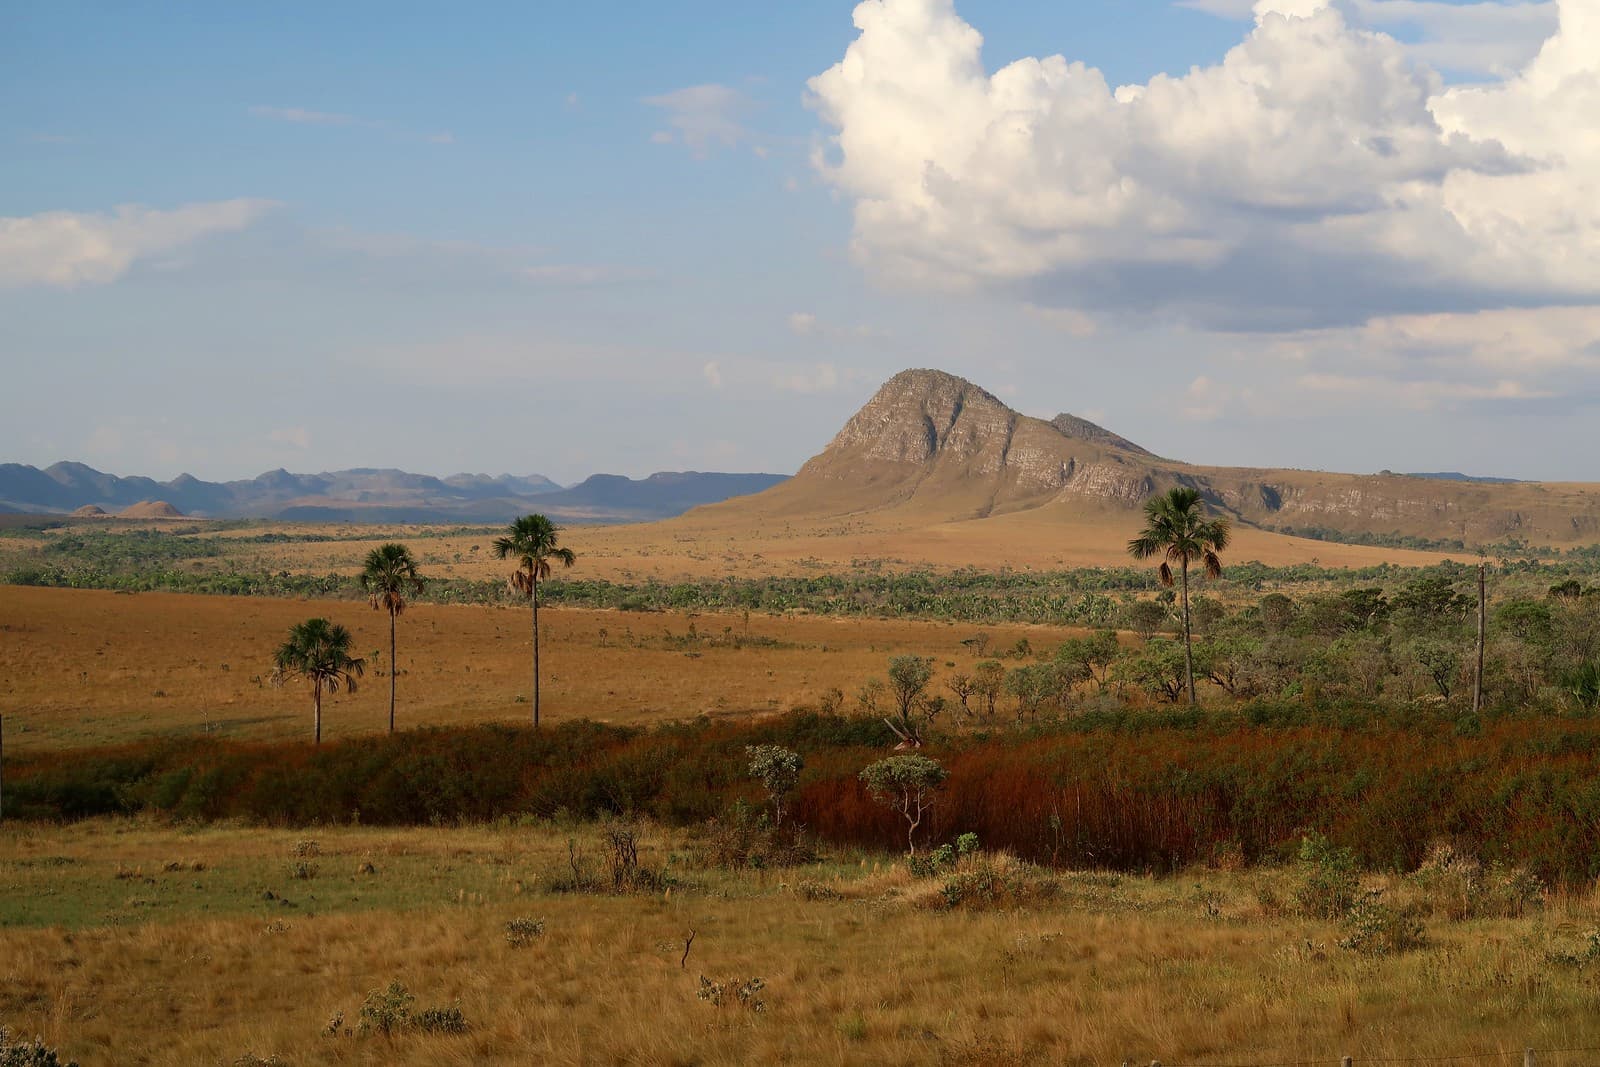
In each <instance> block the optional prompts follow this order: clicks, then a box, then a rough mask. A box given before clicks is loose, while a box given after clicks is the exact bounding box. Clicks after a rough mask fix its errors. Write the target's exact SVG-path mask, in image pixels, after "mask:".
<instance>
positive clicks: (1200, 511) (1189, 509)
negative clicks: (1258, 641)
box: [1128, 486, 1233, 704]
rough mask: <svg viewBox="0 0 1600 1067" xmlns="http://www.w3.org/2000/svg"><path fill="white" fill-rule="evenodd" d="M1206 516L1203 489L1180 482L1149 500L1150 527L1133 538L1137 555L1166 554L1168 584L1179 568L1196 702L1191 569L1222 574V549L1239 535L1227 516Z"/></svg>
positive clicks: (1164, 566)
mask: <svg viewBox="0 0 1600 1067" xmlns="http://www.w3.org/2000/svg"><path fill="white" fill-rule="evenodd" d="M1205 515H1206V512H1205V505H1204V504H1203V503H1201V501H1200V493H1199V491H1198V490H1195V489H1190V488H1188V487H1187V486H1176V487H1174V488H1173V489H1171V490H1169V491H1168V492H1167V493H1166V495H1164V496H1158V497H1153V498H1151V499H1150V500H1148V501H1146V502H1145V506H1144V518H1145V525H1144V529H1143V530H1142V531H1140V533H1139V536H1138V537H1135V538H1134V539H1133V540H1131V541H1129V542H1128V554H1129V555H1131V556H1133V558H1135V559H1150V558H1152V557H1154V556H1160V557H1162V560H1161V571H1160V574H1161V582H1162V584H1163V585H1168V586H1170V585H1172V583H1173V573H1172V565H1173V564H1177V566H1178V581H1179V583H1180V589H1181V599H1182V604H1183V650H1184V660H1185V671H1184V676H1185V678H1186V680H1187V684H1188V690H1189V703H1191V704H1193V703H1195V702H1196V701H1197V699H1198V698H1197V697H1196V695H1195V691H1194V639H1193V634H1192V628H1191V626H1190V620H1189V568H1190V566H1200V567H1203V568H1204V569H1205V572H1206V574H1208V575H1209V576H1211V577H1213V578H1219V577H1221V576H1222V556H1221V553H1222V552H1223V551H1224V550H1225V549H1226V548H1227V547H1228V541H1229V539H1230V538H1231V537H1232V533H1233V529H1232V526H1231V525H1230V524H1229V522H1228V520H1227V519H1225V518H1223V519H1207V518H1206V517H1205Z"/></svg>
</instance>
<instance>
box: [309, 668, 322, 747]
mask: <svg viewBox="0 0 1600 1067" xmlns="http://www.w3.org/2000/svg"><path fill="white" fill-rule="evenodd" d="M311 707H312V713H311V714H312V726H313V729H314V731H315V733H316V738H317V740H316V743H317V744H319V745H320V744H322V681H321V679H318V678H313V679H312V680H311Z"/></svg>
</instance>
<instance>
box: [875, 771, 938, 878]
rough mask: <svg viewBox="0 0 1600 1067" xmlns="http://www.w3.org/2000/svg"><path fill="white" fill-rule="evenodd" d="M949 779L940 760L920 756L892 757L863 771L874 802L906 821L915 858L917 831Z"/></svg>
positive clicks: (908, 847) (907, 833)
mask: <svg viewBox="0 0 1600 1067" xmlns="http://www.w3.org/2000/svg"><path fill="white" fill-rule="evenodd" d="M949 776H950V772H949V771H947V770H945V769H944V768H943V767H941V766H940V765H939V764H938V762H937V761H935V760H931V759H929V758H928V757H926V756H920V755H916V754H907V755H902V756H890V757H889V758H888V759H881V760H879V761H878V762H877V763H873V764H870V765H868V766H867V767H865V768H864V769H863V770H862V771H861V781H862V782H863V783H865V784H866V787H867V792H869V793H871V794H872V799H874V800H876V801H877V802H878V803H879V804H882V805H883V806H884V807H886V808H888V809H889V810H890V811H896V812H899V813H900V815H901V817H903V818H904V819H905V821H906V848H907V850H908V851H909V852H910V853H911V855H913V856H915V855H916V854H917V828H918V827H919V826H921V825H922V817H923V815H925V814H926V813H927V812H928V811H930V810H932V808H933V806H934V803H935V802H936V801H937V800H938V798H939V788H940V787H941V786H943V785H944V782H945V779H946V778H948V777H949Z"/></svg>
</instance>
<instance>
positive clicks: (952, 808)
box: [6, 705, 1600, 884]
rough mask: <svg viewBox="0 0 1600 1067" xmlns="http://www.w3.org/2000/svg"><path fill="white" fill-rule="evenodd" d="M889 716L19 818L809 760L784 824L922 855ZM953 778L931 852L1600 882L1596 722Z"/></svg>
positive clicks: (372, 770) (1047, 750)
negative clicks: (897, 774) (1312, 858)
mask: <svg viewBox="0 0 1600 1067" xmlns="http://www.w3.org/2000/svg"><path fill="white" fill-rule="evenodd" d="M891 740H892V737H891V735H890V734H889V732H888V730H887V728H886V727H885V726H884V724H883V723H882V722H881V721H878V720H872V719H865V718H847V717H840V716H827V715H815V714H801V713H797V714H792V715H789V716H785V717H781V718H777V719H773V720H768V721H765V722H759V723H744V724H735V723H710V722H705V721H701V722H697V723H689V724H678V725H672V726H664V727H659V728H655V729H650V730H641V729H627V728H619V727H612V726H605V725H600V724H596V723H592V722H572V723H566V724H563V725H562V726H560V727H558V728H555V729H546V730H543V731H538V732H536V731H533V730H530V729H525V728H518V727H511V726H481V727H475V728H464V729H431V730H416V731H410V732H406V733H401V734H396V735H393V736H382V737H371V738H362V739H355V740H349V741H342V742H339V743H337V744H332V745H325V746H322V747H320V748H317V747H313V746H311V745H309V744H275V745H271V744H244V743H235V742H225V741H219V740H207V739H197V740H184V741H165V742H149V743H143V744H136V745H128V746H122V747H117V748H107V749H99V750H72V751H63V752H50V753H32V754H27V755H24V756H21V757H10V758H8V760H7V763H8V766H7V772H6V814H7V816H8V817H9V816H13V815H15V816H20V817H24V818H35V819H72V818H82V817H87V816H94V815H101V814H114V813H133V812H152V813H160V814H163V815H167V816H171V817H177V818H185V819H197V820H221V819H239V820H245V821H249V822H256V823H263V824H271V825H281V826H305V825H314V824H319V823H323V824H328V823H347V822H352V821H360V822H366V823H375V824H388V825H427V824H439V823H453V822H457V821H487V820H492V819H496V818H500V817H513V818H515V817H522V816H534V817H556V816H572V817H580V818H603V817H606V816H610V815H618V814H637V815H643V816H648V817H651V818H654V819H658V820H661V821H663V822H666V823H670V824H675V825H699V824H703V823H704V822H705V821H706V820H708V819H711V818H714V817H718V816H722V817H726V815H727V812H728V811H729V809H730V808H731V807H732V806H733V805H734V804H735V803H736V802H739V801H743V802H744V803H746V804H748V805H750V806H752V807H756V808H759V807H762V806H764V805H765V803H766V801H767V797H766V795H765V793H764V791H763V789H762V787H761V785H760V784H759V783H758V782H756V781H755V780H753V779H752V778H751V775H750V773H749V758H748V756H747V754H746V747H747V746H750V745H761V744H776V745H782V746H784V747H786V748H789V749H793V750H794V751H796V752H798V753H800V754H802V755H803V757H804V761H805V769H804V771H803V773H801V775H800V778H799V783H798V786H797V788H796V789H795V790H794V791H793V793H792V795H791V798H790V800H789V802H788V810H787V813H786V816H785V818H786V819H787V820H789V821H791V822H793V823H797V824H799V825H802V826H804V827H805V828H806V832H807V833H808V835H811V836H813V837H815V838H816V839H818V840H821V841H824V842H829V843H834V844H844V845H856V846H864V847H872V848H881V849H889V850H904V849H905V847H906V821H905V820H904V819H903V818H901V816H900V815H898V814H896V813H894V812H892V811H889V810H887V809H886V808H885V807H883V806H882V805H880V804H879V803H877V802H875V801H874V799H873V796H872V795H871V793H870V792H869V790H868V787H867V784H866V783H864V782H863V781H862V780H861V778H860V772H861V770H862V768H864V767H866V766H868V765H869V764H871V763H873V762H875V761H876V760H878V759H881V758H882V757H883V756H884V755H886V754H887V749H888V744H889V742H890V741H891ZM924 754H925V755H928V756H931V757H933V758H935V759H937V760H938V761H939V762H940V763H941V764H942V765H943V767H944V768H945V769H946V770H947V771H948V778H947V780H946V781H945V782H944V784H943V787H942V789H941V791H940V795H939V798H938V801H937V804H936V806H935V807H934V808H933V810H932V811H931V812H930V813H929V814H928V817H927V818H926V819H925V820H924V822H923V823H922V825H921V827H920V828H919V829H918V831H917V839H918V842H919V847H921V845H923V844H926V845H928V846H929V847H937V846H938V845H939V844H941V843H949V842H953V840H954V837H955V835H956V834H958V833H960V832H966V831H970V832H974V833H977V834H978V835H980V837H981V838H982V840H983V842H984V844H985V847H992V848H996V849H1003V850H1006V851H1009V852H1012V853H1014V854H1016V855H1017V856H1019V857H1022V858H1024V859H1027V860H1032V861H1035V862H1039V863H1042V864H1045V865H1049V866H1054V867H1078V868H1083V867H1092V868H1101V869H1114V870H1133V871H1139V870H1155V871H1169V870H1175V869H1180V868H1182V867H1185V866H1188V865H1191V864H1195V863H1207V862H1217V861H1218V860H1219V858H1220V859H1225V860H1228V861H1229V862H1240V863H1256V862H1286V861H1289V860H1292V859H1293V858H1294V857H1295V856H1296V854H1297V851H1298V849H1299V847H1300V843H1301V840H1302V838H1303V837H1304V835H1305V834H1307V833H1308V832H1320V833H1322V834H1325V835H1326V836H1327V838H1328V840H1329V841H1330V842H1332V843H1333V845H1334V846H1336V847H1340V848H1349V849H1351V850H1352V854H1353V856H1354V857H1355V859H1356V861H1357V862H1358V863H1359V864H1360V865H1361V866H1362V867H1363V868H1366V869H1369V870H1405V871H1410V870H1415V869H1416V868H1417V866H1418V865H1419V863H1421V861H1422V860H1423V858H1424V856H1425V854H1426V852H1427V850H1428V848H1429V847H1430V846H1431V845H1432V844H1433V843H1434V842H1436V841H1439V840H1449V841H1457V842H1460V843H1461V844H1462V846H1463V848H1465V849H1466V850H1468V851H1470V852H1472V853H1474V854H1475V855H1477V856H1479V857H1481V858H1482V860H1483V862H1485V863H1494V862H1501V863H1505V864H1511V865H1517V866H1521V867H1523V868H1525V869H1527V870H1528V871H1529V872H1530V873H1531V874H1533V875H1534V876H1536V877H1538V878H1540V879H1542V880H1543V881H1544V882H1546V883H1549V884H1575V883H1578V882H1583V881H1588V880H1590V879H1593V878H1595V877H1596V876H1597V875H1600V837H1597V836H1596V834H1595V832H1594V830H1595V827H1596V826H1600V722H1597V721H1595V720H1587V719H1586V720H1571V719H1552V718H1546V717H1536V716H1517V717H1507V718H1501V719H1494V720H1488V721H1484V722H1481V723H1475V724H1473V726H1472V728H1471V729H1463V728H1461V724H1460V723H1459V722H1457V721H1456V720H1454V719H1452V718H1449V717H1446V716H1444V715H1438V716H1436V717H1430V716H1428V715H1427V714H1425V713H1422V712H1413V713H1410V714H1407V715H1405V716H1396V715H1395V714H1394V713H1393V712H1383V711H1373V712H1371V713H1362V712H1361V711H1360V710H1359V709H1350V708H1347V709H1344V710H1342V711H1338V712H1335V711H1331V710H1330V711H1323V712H1318V713H1311V712H1306V711H1302V710H1299V709H1295V708H1290V707H1285V708H1277V709H1274V708H1272V707H1268V706H1259V705H1258V706H1252V707H1250V708H1247V709H1245V710H1244V711H1242V712H1240V711H1226V712H1221V711H1219V712H1209V711H1185V712H1178V713H1172V714H1169V715H1155V714H1150V713H1145V714H1143V715H1140V716H1132V715H1127V716H1124V715H1109V714H1108V715H1106V716H1104V717H1102V718H1098V719H1083V720H1076V721H1073V722H1071V723H1069V724H1061V725H1051V726H1041V727H1039V728H1037V729H1032V730H1024V731H1017V732H1013V733H1008V734H1004V735H992V736H991V735H986V734H983V733H976V734H969V735H964V736H959V737H952V738H949V739H948V740H945V741H942V742H939V743H937V744H932V745H930V746H929V747H928V748H926V749H924Z"/></svg>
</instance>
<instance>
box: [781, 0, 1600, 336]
mask: <svg viewBox="0 0 1600 1067" xmlns="http://www.w3.org/2000/svg"><path fill="white" fill-rule="evenodd" d="M1353 10H1354V7H1352V6H1351V5H1350V4H1347V3H1334V4H1330V3H1327V2H1325V0H1262V2H1260V3H1258V4H1256V5H1255V15H1256V19H1255V23H1254V25H1253V26H1251V27H1250V29H1249V31H1248V34H1247V36H1246V37H1245V38H1244V40H1243V41H1242V42H1241V43H1240V44H1239V45H1238V46H1236V47H1235V48H1234V49H1232V50H1231V51H1230V52H1229V53H1228V54H1227V56H1226V57H1225V58H1224V59H1223V60H1222V61H1221V62H1220V63H1219V64H1217V65H1215V66H1211V67H1202V68H1195V69H1193V70H1191V71H1189V72H1188V73H1187V74H1184V75H1182V76H1178V77H1173V76H1167V75H1161V76H1157V77H1156V78H1154V79H1152V80H1151V81H1150V82H1149V83H1147V84H1143V85H1130V86H1121V87H1112V86H1111V85H1109V84H1108V83H1107V82H1106V80H1105V77H1104V76H1103V75H1102V74H1101V73H1100V71H1098V70H1096V69H1095V68H1093V67H1091V66H1088V65H1086V64H1085V63H1082V62H1073V61H1069V60H1067V59H1065V58H1063V57H1062V56H1059V55H1058V56H1051V57H1048V58H1045V59H1034V58H1028V59H1021V60H1018V61H1016V62H1014V63H1011V64H1009V65H1007V66H1005V67H1003V68H1001V69H1000V70H998V71H994V72H992V73H991V72H990V71H988V70H987V69H986V68H985V66H984V64H983V60H982V56H981V46H982V37H981V36H980V34H979V33H978V31H977V30H976V29H974V28H973V27H972V26H970V25H968V24H967V23H966V22H965V21H963V20H962V18H961V17H960V16H959V15H958V14H957V12H956V10H955V7H954V4H953V3H952V0H867V2H865V3H862V4H860V5H859V6H858V7H857V8H856V10H855V16H854V17H855V24H856V27H857V28H858V30H859V31H860V33H859V36H858V37H857V39H856V40H855V41H854V42H853V43H852V44H851V45H850V46H849V48H848V50H847V51H846V53H845V56H844V58H843V60H842V61H841V62H840V63H838V64H837V65H835V66H834V67H833V68H831V69H830V70H828V71H826V72H824V73H822V74H820V75H818V76H817V77H816V78H814V79H812V80H811V82H810V83H809V84H810V89H811V93H812V101H813V104H814V106H815V108H816V110H817V112H818V113H819V115H820V116H821V117H822V119H823V121H824V122H825V123H827V124H828V125H829V126H830V127H832V129H833V135H832V136H831V137H830V138H828V140H827V143H826V144H824V145H823V146H822V147H821V148H820V149H819V151H818V153H817V158H816V165H817V167H818V169H819V171H820V173H821V174H822V176H823V178H824V180H825V181H827V182H828V183H830V184H831V185H832V186H834V187H835V188H836V189H837V190H838V191H839V192H841V193H842V194H843V195H845V196H846V197H847V198H848V199H849V200H850V201H852V202H853V205H854V237H853V248H854V252H855V254H856V256H857V258H858V259H859V260H860V261H861V262H862V263H863V264H865V265H866V266H867V267H868V269H870V270H872V271H874V272H876V273H878V274H879V275H880V276H882V277H885V278H888V279H890V280H893V281H896V282H899V283H901V284H910V285H929V286H954V287H984V288H998V289H1002V290H1007V291H1011V292H1014V293H1015V294H1016V295H1017V296H1019V297H1021V298H1022V299H1024V300H1026V301H1028V302H1031V303H1033V304H1037V305H1040V306H1046V307H1065V308H1076V309H1079V310H1085V311H1102V310H1106V311H1113V312H1115V311H1122V312H1128V313H1148V312H1151V311H1156V312H1161V313H1164V314H1167V315H1169V316H1171V317H1174V318H1177V319H1180V320H1183V321H1188V322H1191V323H1196V324H1199V325H1201V326H1204V327H1210V328H1232V329H1256V330H1259V329H1270V330H1292V329H1300V328H1305V327H1309V326H1326V325H1337V324H1351V323H1360V322H1364V321H1367V320H1369V319H1371V318H1373V317H1377V316H1383V315H1398V314H1421V313H1440V312H1470V311H1475V310H1478V309H1482V308H1489V307H1505V306H1544V305H1553V304H1576V303H1594V302H1600V197H1597V196H1596V195H1595V191H1596V190H1595V183H1596V180H1597V177H1596V176H1597V174H1600V170H1597V167H1596V163H1597V159H1600V155H1597V146H1600V123H1597V122H1595V121H1594V116H1595V115H1597V114H1600V95H1596V94H1600V0H1560V4H1559V11H1560V31H1559V33H1558V34H1557V36H1556V37H1554V38H1553V39H1552V40H1551V41H1550V42H1549V43H1547V44H1546V45H1545V48H1544V51H1543V52H1542V53H1541V55H1540V56H1539V58H1538V59H1537V60H1535V61H1534V62H1533V63H1532V65H1530V66H1529V67H1528V68H1527V70H1526V71H1524V72H1523V73H1522V74H1520V75H1517V76H1515V77H1512V78H1509V79H1504V80H1501V81H1499V82H1496V83H1492V84H1490V85H1488V86H1482V87H1473V88H1451V89H1447V88H1446V87H1445V85H1444V82H1443V79H1442V78H1441V77H1440V76H1439V75H1437V74H1436V73H1434V72H1433V71H1432V70H1430V69H1429V68H1427V67H1426V66H1424V65H1422V64H1421V63H1419V62H1418V60H1417V59H1416V57H1415V56H1414V55H1412V54H1411V52H1410V51H1409V50H1408V48H1407V46H1405V45H1403V44H1401V43H1400V42H1399V41H1397V40H1395V39H1394V38H1392V37H1390V36H1387V35H1385V34H1383V33H1380V32H1374V31H1373V30H1370V29H1367V28H1364V27H1362V26H1359V25H1357V24H1355V23H1353V22H1352V21H1351V17H1350V16H1347V14H1346V12H1347V11H1353ZM1530 112H1531V113H1530Z"/></svg>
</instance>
